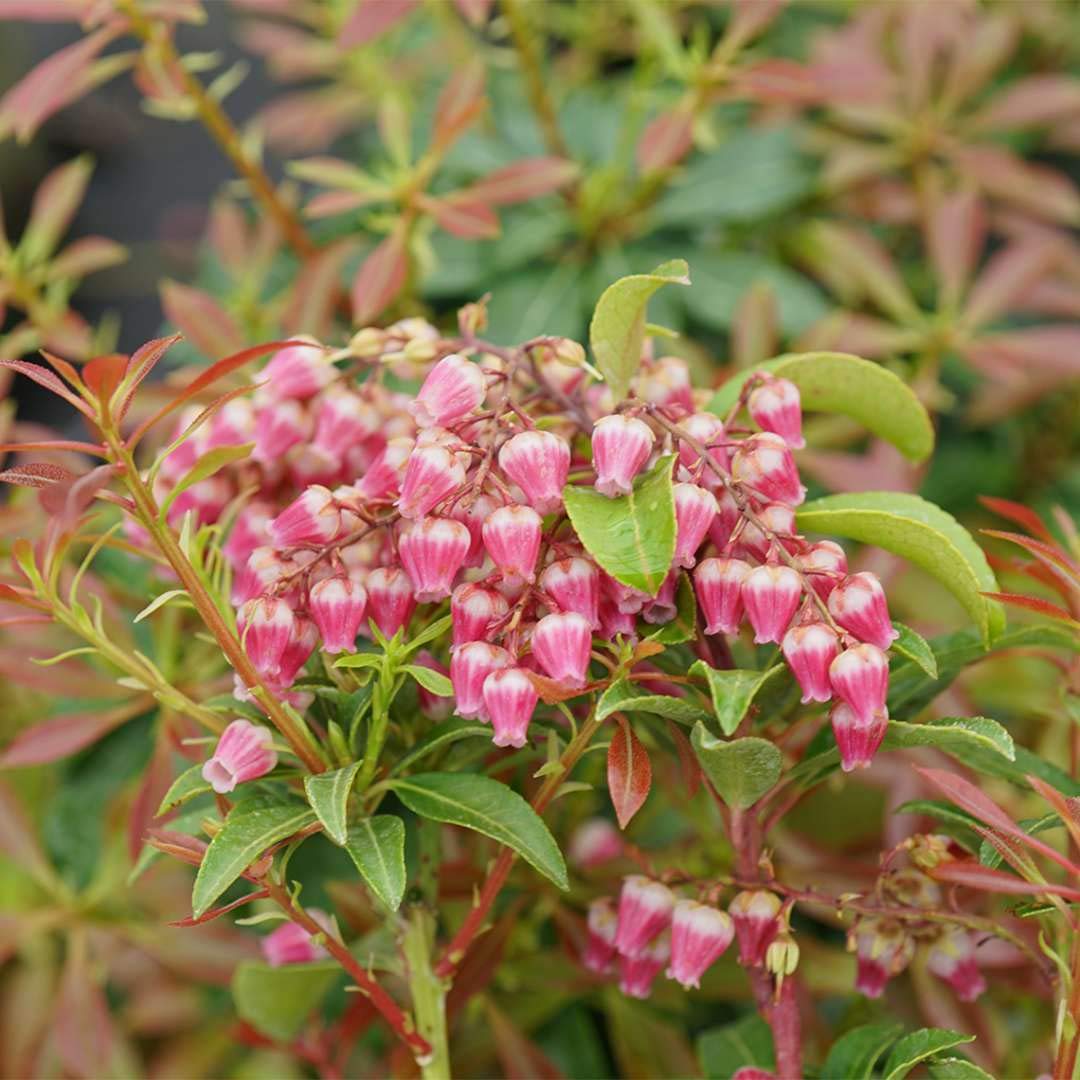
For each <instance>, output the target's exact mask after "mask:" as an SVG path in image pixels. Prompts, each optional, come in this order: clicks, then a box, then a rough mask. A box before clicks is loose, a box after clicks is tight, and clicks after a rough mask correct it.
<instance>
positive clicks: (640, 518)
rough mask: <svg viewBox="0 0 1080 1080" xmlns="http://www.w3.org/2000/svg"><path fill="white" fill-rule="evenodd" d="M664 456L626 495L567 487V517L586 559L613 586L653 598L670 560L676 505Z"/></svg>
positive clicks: (669, 465) (671, 460)
mask: <svg viewBox="0 0 1080 1080" xmlns="http://www.w3.org/2000/svg"><path fill="white" fill-rule="evenodd" d="M674 460H675V459H674V457H673V456H671V455H668V456H667V457H662V458H660V460H659V461H657V463H656V464H655V465H654V466H653V467H652V468H651V469H650V470H649V471H648V472H647V473H644V474H643V475H642V476H639V477H638V478H637V479H636V480H635V481H634V488H633V490H632V491H631V492H630V494H629V495H622V496H620V497H618V498H616V499H609V498H607V497H606V496H604V495H601V494H600V493H599V492H597V491H594V490H593V489H592V488H584V487H575V486H574V485H572V484H568V485H567V486H566V487H565V488H564V489H563V499H564V501H565V503H566V512H567V514H569V515H570V521H571V522H572V523H573V526H574V529H575V530H576V531H577V534H578V538H579V539H580V540H581V542H582V543H583V544H584V545H585V548H586V550H587V551H588V552H589V554H590V555H591V556H592V557H593V558H594V559H595V560H596V561H597V562H598V563H599V564H600V565H601V566H602V567H603V568H604V569H605V570H606V571H607V572H608V573H609V574H610V575H611V576H612V577H613V578H615V579H616V580H617V581H621V582H622V583H623V584H624V585H629V586H630V587H631V588H633V589H640V590H641V591H642V592H647V593H648V594H649V595H650V596H655V595H656V594H657V593H658V592H659V591H660V587H661V585H663V584H664V578H666V577H667V573H668V570H669V569H670V568H671V560H672V559H673V558H674V556H675V500H674V496H673V495H672V487H671V470H672V465H673V463H674Z"/></svg>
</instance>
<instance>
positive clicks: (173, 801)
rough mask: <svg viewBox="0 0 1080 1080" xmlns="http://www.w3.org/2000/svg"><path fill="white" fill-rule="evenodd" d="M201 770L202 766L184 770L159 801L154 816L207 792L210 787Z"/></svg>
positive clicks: (158, 815)
mask: <svg viewBox="0 0 1080 1080" xmlns="http://www.w3.org/2000/svg"><path fill="white" fill-rule="evenodd" d="M202 770H203V767H202V765H192V766H191V768H190V769H185V770H184V771H183V772H182V773H181V774H180V775H179V776H178V777H177V778H176V779H175V780H174V781H173V782H172V785H171V786H170V788H169V790H168V791H166V792H165V798H163V799H162V800H161V805H160V806H159V807H158V808H157V813H156V814H155V815H154V816H155V817H161V815H162V814H165V813H168V811H170V810H175V809H176V808H177V807H178V806H182V805H183V804H184V803H186V802H188V801H190V800H191V799H194V798H195V797H196V796H197V795H202V794H205V793H206V792H207V791H209V790H210V785H209V784H208V783H207V782H206V781H205V780H204V779H203V775H202ZM170 828H171V826H170Z"/></svg>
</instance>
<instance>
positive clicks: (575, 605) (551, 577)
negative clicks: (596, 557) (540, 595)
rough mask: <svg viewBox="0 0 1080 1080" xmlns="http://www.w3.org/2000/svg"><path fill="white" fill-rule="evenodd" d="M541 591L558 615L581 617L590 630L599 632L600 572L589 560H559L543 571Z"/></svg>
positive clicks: (578, 558) (578, 557)
mask: <svg viewBox="0 0 1080 1080" xmlns="http://www.w3.org/2000/svg"><path fill="white" fill-rule="evenodd" d="M540 587H541V588H542V589H543V590H544V592H545V593H547V595H548V596H549V597H550V598H551V599H552V600H553V601H554V602H555V604H556V605H558V608H559V609H560V610H561V611H576V612H577V613H578V614H579V615H583V616H584V617H585V618H586V619H587V620H588V621H589V626H590V627H592V629H593V630H599V629H600V571H599V570H598V569H597V567H596V564H595V563H592V562H590V561H589V560H588V559H584V558H581V557H580V556H574V557H573V558H569V559H559V560H557V561H556V562H553V563H551V564H550V565H549V566H547V567H545V568H544V572H543V573H542V574H541V575H540Z"/></svg>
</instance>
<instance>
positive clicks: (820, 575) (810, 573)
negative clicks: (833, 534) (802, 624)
mask: <svg viewBox="0 0 1080 1080" xmlns="http://www.w3.org/2000/svg"><path fill="white" fill-rule="evenodd" d="M796 561H797V562H798V564H799V569H800V570H802V572H803V573H804V574H805V575H806V576H807V579H808V580H809V582H810V587H811V588H812V589H813V590H814V592H816V593H817V594H818V596H820V597H821V599H822V600H828V599H829V594H830V593H831V592H832V591H833V589H834V588H836V585H837V583H838V582H839V581H840V580H841V579H842V578H843V577H844V576H845V575H846V574H847V555H846V554H845V552H844V549H843V548H842V547H841V546H840V545H839V544H837V543H836V542H835V541H833V540H819V541H818V542H817V543H816V544H811V545H810V547H808V548H807V549H806V551H804V552H803V553H802V554H801V555H799V556H798V558H797V560H796Z"/></svg>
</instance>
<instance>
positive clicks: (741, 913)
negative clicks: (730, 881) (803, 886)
mask: <svg viewBox="0 0 1080 1080" xmlns="http://www.w3.org/2000/svg"><path fill="white" fill-rule="evenodd" d="M780 907H781V904H780V898H779V897H778V896H777V895H776V894H775V893H771V892H768V891H767V890H766V889H753V890H747V891H744V892H741V893H738V894H737V895H736V896H735V897H734V899H733V900H732V901H731V903H730V904H729V905H728V914H729V915H730V916H731V918H732V920H733V921H734V923H735V934H736V936H737V937H738V939H739V963H740V964H742V966H743V967H759V966H760V965H761V964H763V963H764V962H765V953H766V952H767V951H768V948H769V946H770V945H771V944H772V941H773V938H775V937H776V935H777V934H778V933H779V932H780Z"/></svg>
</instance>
